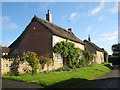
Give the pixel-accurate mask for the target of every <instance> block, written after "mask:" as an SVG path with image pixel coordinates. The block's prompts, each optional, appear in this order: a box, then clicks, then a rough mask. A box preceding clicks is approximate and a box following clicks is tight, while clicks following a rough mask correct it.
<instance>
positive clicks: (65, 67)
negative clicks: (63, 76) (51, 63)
mask: <svg viewBox="0 0 120 90" xmlns="http://www.w3.org/2000/svg"><path fill="white" fill-rule="evenodd" d="M70 70H71V69H70V68H69V67H67V66H63V67H61V68H58V69H57V70H56V71H70Z"/></svg>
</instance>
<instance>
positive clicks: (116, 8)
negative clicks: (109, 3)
mask: <svg viewBox="0 0 120 90" xmlns="http://www.w3.org/2000/svg"><path fill="white" fill-rule="evenodd" d="M118 7H120V6H119V5H118V2H116V3H115V5H114V7H112V8H111V9H109V10H108V11H109V12H111V13H117V12H118Z"/></svg>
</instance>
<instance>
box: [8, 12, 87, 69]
mask: <svg viewBox="0 0 120 90" xmlns="http://www.w3.org/2000/svg"><path fill="white" fill-rule="evenodd" d="M64 40H69V41H70V42H72V43H74V44H75V46H76V47H78V48H80V49H82V50H84V45H85V44H84V42H83V41H81V40H80V39H79V38H78V37H76V36H75V35H74V34H73V32H72V29H71V28H69V29H64V28H62V27H60V26H57V25H55V24H53V23H52V15H51V13H50V11H49V10H48V13H47V14H46V20H44V19H42V18H40V17H38V16H36V15H34V17H33V18H32V20H31V22H30V23H29V25H28V26H27V27H26V28H25V30H24V31H23V32H22V34H21V35H20V36H19V37H18V38H17V39H16V40H15V41H14V42H13V43H12V44H11V45H10V46H9V48H10V53H9V55H11V56H12V55H19V54H21V53H23V52H27V51H33V52H35V53H37V54H38V56H42V55H47V54H50V55H51V56H52V57H53V60H54V65H55V66H56V67H55V68H59V67H62V66H63V65H64V63H63V62H65V61H64V59H63V58H61V56H60V55H56V54H55V53H53V49H52V48H53V46H54V45H55V44H56V43H57V42H60V41H64Z"/></svg>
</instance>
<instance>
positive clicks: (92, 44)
mask: <svg viewBox="0 0 120 90" xmlns="http://www.w3.org/2000/svg"><path fill="white" fill-rule="evenodd" d="M83 42H85V43H89V45H91V46H92V47H93V48H95V49H96V50H98V51H101V52H104V50H103V49H102V48H100V47H98V46H97V45H95V44H94V43H92V42H91V41H88V40H84V41H83Z"/></svg>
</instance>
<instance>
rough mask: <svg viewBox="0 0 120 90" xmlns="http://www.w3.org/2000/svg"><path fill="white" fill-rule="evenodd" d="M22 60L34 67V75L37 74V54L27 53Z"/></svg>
mask: <svg viewBox="0 0 120 90" xmlns="http://www.w3.org/2000/svg"><path fill="white" fill-rule="evenodd" d="M22 59H23V60H25V61H27V62H28V63H29V65H30V66H31V67H32V75H33V74H35V73H36V72H37V69H38V64H39V59H38V57H37V54H36V53H35V52H30V51H28V52H27V53H23V56H22Z"/></svg>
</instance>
